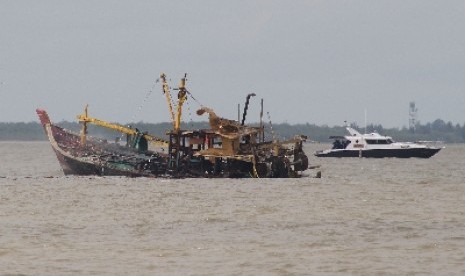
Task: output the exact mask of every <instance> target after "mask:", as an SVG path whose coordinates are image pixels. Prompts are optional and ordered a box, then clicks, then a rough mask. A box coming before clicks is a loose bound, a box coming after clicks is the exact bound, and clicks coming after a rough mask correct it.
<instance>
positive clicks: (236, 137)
mask: <svg viewBox="0 0 465 276" xmlns="http://www.w3.org/2000/svg"><path fill="white" fill-rule="evenodd" d="M160 79H161V81H162V89H163V93H164V94H165V97H166V100H167V104H168V109H169V113H170V118H171V120H172V124H173V128H172V129H171V130H170V131H168V132H167V133H166V135H167V139H163V138H159V137H156V136H154V135H150V134H147V133H141V132H140V131H138V130H137V129H132V128H129V127H124V126H121V125H118V124H113V123H109V122H106V121H104V120H100V119H96V118H92V117H89V116H88V107H87V106H86V108H85V110H84V113H83V114H81V115H78V120H79V122H80V123H81V124H82V129H81V133H80V134H74V133H71V132H69V131H66V130H64V129H62V128H60V127H59V126H56V125H55V124H53V123H51V121H50V118H49V117H48V114H47V113H46V112H45V111H44V110H41V109H37V114H38V115H39V118H40V121H41V123H42V125H43V127H44V130H45V132H46V135H47V137H48V138H49V140H50V143H51V145H52V148H53V149H54V151H55V153H56V155H57V157H58V160H59V162H60V165H61V166H62V168H63V172H64V173H65V174H74V175H124V176H131V177H137V176H143V177H170V178H185V177H206V178H221V177H229V178H241V177H252V178H264V177H267V178H289V177H300V176H301V175H302V172H303V171H305V170H307V169H308V167H309V166H308V158H307V156H306V154H305V152H304V151H303V146H302V144H303V142H305V140H306V137H305V136H300V135H297V136H295V137H294V138H293V139H289V140H285V141H279V140H276V139H273V140H270V141H265V139H264V127H263V123H262V116H263V101H262V104H261V106H262V110H261V112H260V126H258V127H254V126H248V125H246V124H245V119H246V116H247V109H248V105H249V101H250V98H251V97H252V96H255V94H253V93H251V94H248V95H247V98H246V104H245V107H244V113H243V117H242V122H239V121H235V120H229V119H225V118H222V117H220V116H219V115H217V113H216V112H215V111H214V110H213V109H211V108H208V107H201V108H199V109H198V110H197V112H196V113H197V115H199V116H203V115H207V116H208V122H209V126H210V127H209V128H208V129H188V130H183V129H181V119H182V110H183V105H184V103H185V102H186V101H187V99H188V96H189V95H190V96H192V95H191V94H190V92H189V91H188V90H187V89H186V75H185V76H184V77H183V78H182V79H181V81H180V84H179V86H178V88H175V89H174V90H177V91H178V95H177V102H176V105H175V104H174V102H173V101H172V97H171V92H170V89H169V85H168V84H167V81H166V75H165V74H161V76H160ZM174 105H175V106H174ZM175 110H176V113H175ZM88 123H91V124H94V125H97V126H100V127H105V128H109V129H112V130H115V131H118V132H120V133H124V134H126V135H127V137H128V141H127V143H126V145H120V144H109V143H106V142H104V141H100V140H98V139H94V138H92V137H88V135H87V124H88ZM129 141H130V142H129ZM147 142H153V143H156V144H157V145H162V146H165V147H166V148H167V151H160V152H156V151H151V150H149V148H148V146H147Z"/></svg>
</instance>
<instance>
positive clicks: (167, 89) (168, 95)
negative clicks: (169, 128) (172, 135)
mask: <svg viewBox="0 0 465 276" xmlns="http://www.w3.org/2000/svg"><path fill="white" fill-rule="evenodd" d="M160 79H161V81H162V83H163V93H164V94H165V96H166V101H167V102H168V109H169V111H170V116H171V122H172V123H173V127H174V128H176V121H175V119H174V111H173V101H172V100H171V92H170V87H169V86H168V83H167V82H166V75H165V73H161V75H160Z"/></svg>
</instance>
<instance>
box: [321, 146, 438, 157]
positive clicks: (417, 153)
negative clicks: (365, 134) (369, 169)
mask: <svg viewBox="0 0 465 276" xmlns="http://www.w3.org/2000/svg"><path fill="white" fill-rule="evenodd" d="M440 150H441V148H431V147H425V148H404V149H365V150H346V149H334V150H324V151H318V152H316V153H315V156H317V157H367V158H390V157H391V158H412V157H413V158H430V157H431V156H433V155H435V154H436V153H438V152H439V151H440Z"/></svg>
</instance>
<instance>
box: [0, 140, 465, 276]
mask: <svg viewBox="0 0 465 276" xmlns="http://www.w3.org/2000/svg"><path fill="white" fill-rule="evenodd" d="M326 147H328V145H323V144H308V145H306V146H305V150H306V151H307V152H308V154H309V156H310V163H311V164H312V165H318V164H319V165H321V168H319V169H318V170H321V172H322V178H312V177H311V176H312V175H315V174H316V170H312V171H309V176H310V177H306V178H301V179H182V180H167V179H147V178H122V177H97V176H88V177H71V176H64V175H63V173H62V172H61V170H60V166H59V164H58V162H57V160H56V157H55V155H54V153H53V151H52V149H51V147H50V145H49V144H48V143H46V142H1V143H0V156H1V159H0V275H5V274H6V275H10V274H12V275H338V274H340V275H346V274H356V275H465V171H464V167H465V145H446V148H445V149H443V150H441V151H440V152H439V153H438V154H437V155H436V156H434V157H432V158H430V159H363V158H362V159H360V158H341V159H337V158H320V159H317V158H316V157H313V156H312V155H311V153H312V152H314V151H315V150H318V149H324V148H326Z"/></svg>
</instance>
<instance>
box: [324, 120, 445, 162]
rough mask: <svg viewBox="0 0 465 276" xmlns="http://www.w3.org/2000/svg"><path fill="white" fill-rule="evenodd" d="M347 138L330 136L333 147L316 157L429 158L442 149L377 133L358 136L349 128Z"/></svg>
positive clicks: (356, 132) (358, 134) (358, 133)
mask: <svg viewBox="0 0 465 276" xmlns="http://www.w3.org/2000/svg"><path fill="white" fill-rule="evenodd" d="M346 129H347V131H348V132H349V133H350V135H348V136H331V137H329V138H330V139H334V142H333V147H332V148H331V149H327V150H320V151H317V152H316V153H315V156H317V157H375V158H383V157H398V158H410V157H418V158H429V157H431V156H433V155H435V154H436V153H437V152H438V151H440V150H441V148H442V147H436V146H431V145H428V144H425V143H413V142H394V141H393V140H392V138H391V137H389V136H383V135H380V134H378V133H376V132H375V133H369V134H360V132H358V131H356V130H355V129H353V128H351V127H346Z"/></svg>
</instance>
